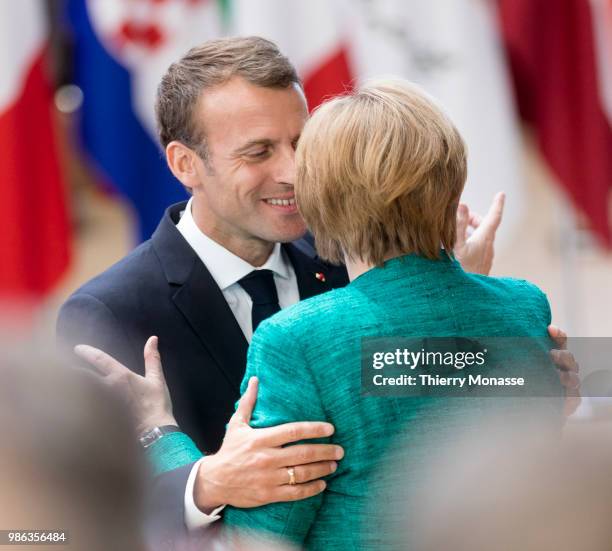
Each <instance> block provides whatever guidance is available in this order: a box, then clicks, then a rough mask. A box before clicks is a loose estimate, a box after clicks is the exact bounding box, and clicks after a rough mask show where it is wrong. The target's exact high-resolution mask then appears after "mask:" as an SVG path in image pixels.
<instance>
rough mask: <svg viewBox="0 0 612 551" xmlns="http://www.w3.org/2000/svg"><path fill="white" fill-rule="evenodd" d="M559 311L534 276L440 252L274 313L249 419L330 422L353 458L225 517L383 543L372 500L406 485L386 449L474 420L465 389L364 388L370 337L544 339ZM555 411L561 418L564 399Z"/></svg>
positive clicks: (261, 339) (336, 545) (307, 539)
mask: <svg viewBox="0 0 612 551" xmlns="http://www.w3.org/2000/svg"><path fill="white" fill-rule="evenodd" d="M550 318H551V314H550V308H549V305H548V301H547V299H546V296H545V295H544V294H543V293H542V292H541V291H540V290H539V289H538V288H537V287H535V286H534V285H532V284H530V283H528V282H526V281H520V280H513V279H506V278H492V277H485V276H479V275H473V274H468V273H466V272H464V271H463V269H462V268H461V266H460V265H459V263H458V262H457V261H455V260H451V259H449V258H448V257H446V256H444V255H443V256H442V257H441V259H440V260H437V261H432V260H427V259H425V258H423V257H419V256H416V255H407V256H404V257H400V258H396V259H393V260H390V261H388V262H386V263H385V265H384V267H380V268H374V269H372V270H370V271H368V272H366V273H364V274H363V275H361V276H359V277H358V278H356V279H355V280H354V281H352V282H351V283H350V284H349V285H348V286H346V287H345V288H342V289H336V290H334V291H331V292H329V293H325V294H323V295H319V296H317V297H313V298H311V299H308V300H305V301H302V302H300V303H298V304H296V305H294V306H292V307H290V308H287V309H285V310H283V311H281V312H279V313H278V314H276V315H275V316H273V317H272V318H270V319H268V320H266V321H265V322H263V323H262V324H261V325H260V327H259V328H258V329H257V331H256V332H255V335H254V336H253V340H252V343H251V346H250V348H249V353H248V364H247V370H246V374H245V379H244V383H243V390H244V386H245V385H246V381H248V379H249V377H251V376H253V375H256V376H257V377H258V378H259V380H260V387H259V396H258V399H257V404H256V408H255V412H254V415H253V420H252V423H251V425H252V426H254V427H268V426H273V425H278V424H281V423H287V422H290V421H305V420H308V421H317V420H320V421H329V422H330V423H332V424H333V425H334V426H335V427H336V432H335V434H334V435H333V436H332V437H331V438H330V439H328V440H330V441H332V442H334V443H336V444H339V445H341V446H343V447H344V449H345V457H344V459H343V460H342V461H340V462H339V467H338V470H337V471H336V472H335V473H334V474H333V475H332V476H330V477H329V478H328V480H327V482H328V486H327V489H326V490H325V492H323V493H322V494H320V495H318V496H315V497H313V498H310V499H307V500H303V501H298V502H293V503H275V504H271V505H267V506H264V507H259V508H253V509H234V508H227V509H226V511H225V523H226V524H227V525H230V526H235V527H238V528H241V529H243V530H247V531H263V532H266V533H269V534H274V535H277V536H279V537H281V538H286V539H288V540H290V541H292V542H294V543H297V544H298V545H301V546H303V547H305V548H306V549H325V550H336V549H338V550H340V549H342V550H345V549H381V548H383V541H384V537H383V535H381V534H380V533H376V527H375V526H373V525H372V524H371V523H369V522H368V521H369V520H370V519H372V518H374V517H373V516H372V509H373V508H374V509H376V510H378V511H379V512H380V511H381V510H383V511H384V509H385V507H386V505H387V502H386V501H382V500H383V499H384V498H383V497H381V496H383V495H384V492H385V491H389V490H392V488H393V487H394V486H395V485H396V484H398V480H393V477H391V478H389V477H386V476H381V475H382V473H387V472H388V470H389V466H388V464H387V463H386V458H387V457H388V452H390V451H392V450H393V449H394V448H395V447H396V446H397V445H405V444H408V445H409V444H410V442H412V441H414V442H416V441H417V439H418V438H419V437H420V436H421V435H423V434H426V433H427V432H428V431H436V433H438V434H442V433H440V427H441V426H442V427H443V428H444V430H446V431H448V434H452V432H453V431H454V430H455V429H458V428H461V425H462V424H463V423H467V422H469V421H467V419H469V418H468V417H465V416H460V415H459V412H460V410H461V409H462V408H466V407H468V406H467V405H466V402H467V401H468V399H465V398H432V397H411V398H407V397H394V398H389V397H383V398H381V397H372V396H362V393H361V359H360V354H361V339H362V337H389V336H405V337H410V336H415V337H431V336H441V337H443V336H465V337H469V336H472V337H477V336H478V337H481V336H493V337H494V336H500V337H501V336H513V337H527V336H531V337H540V338H542V339H547V326H548V325H549V323H550V321H551V319H550ZM540 369H541V368H540ZM551 370H552V368H551ZM552 371H554V370H552ZM551 380H552V379H551ZM554 380H555V381H556V383H557V384H558V378H557V377H556V376H555V378H554ZM551 384H552V383H551ZM470 403H472V404H473V403H474V402H473V401H472V402H470ZM552 415H555V416H558V418H559V424H560V423H561V417H562V416H561V404H560V400H559V407H558V409H556V410H555V411H554V412H553V413H552ZM179 438H180V437H179ZM153 448H155V446H153ZM173 453H174V457H173ZM181 453H182V452H181V444H180V443H177V444H176V447H175V448H174V450H169V449H166V450H163V451H162V450H160V449H159V448H158V452H156V454H157V455H155V454H154V457H153V459H154V462H155V463H156V467H157V468H158V470H164V469H165V468H168V467H176V466H177V463H187V462H189V461H193V460H194V459H195V457H194V456H193V454H192V453H189V452H187V453H183V455H182V456H181ZM428 453H431V451H429V450H425V448H423V452H422V453H420V454H419V453H418V450H417V453H416V454H413V456H412V457H411V459H410V461H411V462H412V463H411V464H410V465H406V469H405V470H404V472H403V473H402V476H401V484H402V485H404V486H405V485H408V487H410V486H411V485H418V480H415V479H411V478H410V473H411V470H412V466H413V465H414V462H415V461H417V462H418V461H423V462H426V461H427V457H428V456H427V454H428ZM177 454H178V457H177ZM171 459H172V461H173V464H172V465H170V464H169V463H170V460H171ZM381 492H383V493H381ZM385 548H386V547H385Z"/></svg>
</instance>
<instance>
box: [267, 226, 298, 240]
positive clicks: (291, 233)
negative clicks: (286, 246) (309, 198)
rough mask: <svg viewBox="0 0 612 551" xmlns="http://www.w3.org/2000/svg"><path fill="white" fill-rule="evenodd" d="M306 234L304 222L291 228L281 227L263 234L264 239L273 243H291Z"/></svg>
mask: <svg viewBox="0 0 612 551" xmlns="http://www.w3.org/2000/svg"><path fill="white" fill-rule="evenodd" d="M305 234H306V226H305V225H304V224H296V225H295V226H294V227H291V228H282V229H278V230H277V231H274V232H270V235H269V236H265V237H264V238H265V239H266V241H270V242H273V243H291V242H292V241H297V240H298V239H300V238H302V237H304V235H305Z"/></svg>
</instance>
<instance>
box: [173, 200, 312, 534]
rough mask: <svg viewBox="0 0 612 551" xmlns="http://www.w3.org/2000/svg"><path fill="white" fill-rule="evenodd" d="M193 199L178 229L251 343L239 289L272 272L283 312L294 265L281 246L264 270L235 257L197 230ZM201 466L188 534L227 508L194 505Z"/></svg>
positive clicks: (292, 293) (295, 297) (292, 287)
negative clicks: (258, 273) (256, 273)
mask: <svg viewBox="0 0 612 551" xmlns="http://www.w3.org/2000/svg"><path fill="white" fill-rule="evenodd" d="M192 201H193V199H190V200H189V202H188V203H187V206H186V207H185V210H184V211H183V213H182V215H181V219H180V220H179V223H178V224H177V225H176V227H177V229H178V230H179V232H181V235H182V236H183V237H184V238H185V241H187V243H189V245H191V248H192V249H193V250H194V251H195V253H196V254H197V255H198V258H199V259H200V260H201V261H202V262H203V263H204V265H205V266H206V268H207V270H208V271H209V272H210V275H211V276H212V277H213V279H214V280H215V283H216V284H217V285H218V286H219V289H221V292H222V293H223V296H224V297H225V300H226V301H227V304H228V306H229V307H230V309H231V311H232V313H233V314H234V317H235V318H236V321H237V322H238V325H239V326H240V329H242V332H243V333H244V336H245V337H246V339H247V341H248V342H251V337H252V336H253V323H252V320H251V310H252V307H253V301H252V300H251V297H250V296H249V294H248V293H247V292H246V291H245V290H244V289H243V288H242V287H241V286H240V284H239V283H238V281H240V280H241V279H242V278H243V277H244V276H246V275H248V274H250V273H251V272H252V271H253V270H270V271H272V273H273V274H274V283H275V285H276V291H277V293H278V303H279V305H280V307H281V308H286V307H287V306H291V305H292V304H295V303H296V302H298V301H299V300H300V293H299V290H298V284H297V277H296V275H295V271H294V269H293V266H292V265H291V262H290V261H289V259H288V258H287V256H286V253H285V252H284V251H283V249H282V247H281V245H280V243H276V244H275V245H274V249H273V250H272V254H270V257H269V258H268V260H267V261H266V263H265V264H263V266H257V267H255V266H252V265H251V264H249V263H248V262H247V261H246V260H243V259H242V258H240V257H238V256H236V255H235V254H234V253H232V252H230V251H228V250H227V249H226V248H225V247H223V246H222V245H220V244H219V243H217V242H216V241H214V240H213V239H211V238H210V237H208V236H207V235H205V234H204V233H203V232H202V231H201V230H200V228H198V226H197V224H196V223H195V220H194V219H193V216H192V214H191V203H192ZM199 466H200V462H199V461H198V462H197V463H196V464H195V465H194V466H193V468H192V470H191V473H190V474H189V478H188V480H187V487H186V489H185V524H186V525H187V528H188V529H189V530H196V529H198V528H201V527H203V526H206V525H207V524H210V523H211V522H214V521H216V520H218V519H219V512H220V511H221V510H222V509H223V507H224V506H221V507H219V508H218V509H215V510H214V511H213V512H212V513H211V514H210V515H207V514H204V513H202V511H200V510H199V509H198V507H197V506H196V504H195V501H194V498H193V490H194V485H195V479H196V474H197V470H198V467H199Z"/></svg>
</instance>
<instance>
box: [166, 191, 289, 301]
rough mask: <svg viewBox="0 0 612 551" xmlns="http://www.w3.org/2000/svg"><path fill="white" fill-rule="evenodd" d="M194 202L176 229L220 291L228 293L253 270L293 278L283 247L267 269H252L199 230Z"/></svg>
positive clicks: (276, 248) (277, 247)
mask: <svg viewBox="0 0 612 551" xmlns="http://www.w3.org/2000/svg"><path fill="white" fill-rule="evenodd" d="M192 201H193V198H191V199H189V202H188V203H187V206H186V207H185V210H184V211H183V213H182V215H181V219H180V220H179V223H178V224H177V225H176V227H177V229H178V231H179V232H180V233H181V235H182V236H183V237H184V238H185V240H186V241H187V243H189V245H191V248H192V249H193V250H194V251H195V253H196V254H197V255H198V257H199V258H200V260H201V261H202V262H203V263H204V265H205V266H206V268H207V269H208V271H209V272H210V275H211V276H212V277H213V279H214V280H215V283H216V284H217V285H218V286H219V289H221V290H222V291H224V290H225V289H227V288H228V287H230V286H231V285H233V284H234V283H237V282H238V281H239V280H241V279H242V278H243V277H244V276H246V275H248V274H250V273H251V272H252V271H253V270H271V271H272V272H274V273H275V274H276V275H278V276H280V277H284V278H288V277H290V272H289V266H288V265H287V263H288V260H287V258H286V257H285V255H284V254H283V250H282V247H281V244H280V243H276V244H275V245H274V248H273V249H272V253H271V254H270V256H269V258H268V260H266V262H265V264H264V265H263V266H259V267H255V266H252V265H251V264H249V263H248V262H247V261H246V260H243V259H242V258H240V257H239V256H236V255H235V254H234V253H232V252H230V251H228V250H227V249H226V248H225V247H223V245H220V244H219V243H217V242H216V241H214V240H213V239H211V238H210V237H208V236H207V235H206V234H204V233H203V232H202V230H200V228H198V226H197V224H196V223H195V220H194V219H193V216H192V214H191V202H192Z"/></svg>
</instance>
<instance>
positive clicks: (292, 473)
mask: <svg viewBox="0 0 612 551" xmlns="http://www.w3.org/2000/svg"><path fill="white" fill-rule="evenodd" d="M287 474H288V475H289V486H295V468H294V467H287Z"/></svg>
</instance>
